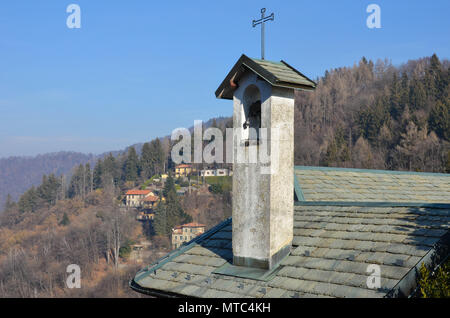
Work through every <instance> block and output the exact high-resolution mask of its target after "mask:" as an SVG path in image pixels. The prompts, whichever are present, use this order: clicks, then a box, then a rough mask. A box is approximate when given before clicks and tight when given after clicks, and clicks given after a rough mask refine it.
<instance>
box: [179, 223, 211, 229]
mask: <svg viewBox="0 0 450 318" xmlns="http://www.w3.org/2000/svg"><path fill="white" fill-rule="evenodd" d="M185 227H187V228H194V227H205V224H200V223H195V222H191V223H186V224H182V225H178V226H176V227H175V228H176V229H182V228H185Z"/></svg>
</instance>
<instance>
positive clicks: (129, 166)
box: [125, 147, 139, 181]
mask: <svg viewBox="0 0 450 318" xmlns="http://www.w3.org/2000/svg"><path fill="white" fill-rule="evenodd" d="M138 166H139V165H138V156H137V154H136V149H134V147H130V148H129V149H128V156H127V159H126V161H125V181H136V180H137V178H138V176H139V171H138V170H139V169H138Z"/></svg>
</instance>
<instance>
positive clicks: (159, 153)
mask: <svg viewBox="0 0 450 318" xmlns="http://www.w3.org/2000/svg"><path fill="white" fill-rule="evenodd" d="M151 146H152V147H151V149H152V152H153V158H154V169H155V170H154V172H153V173H155V174H161V173H164V166H165V160H166V159H165V154H164V150H163V147H162V144H161V141H160V140H159V138H156V139H155V140H153V142H152V144H151Z"/></svg>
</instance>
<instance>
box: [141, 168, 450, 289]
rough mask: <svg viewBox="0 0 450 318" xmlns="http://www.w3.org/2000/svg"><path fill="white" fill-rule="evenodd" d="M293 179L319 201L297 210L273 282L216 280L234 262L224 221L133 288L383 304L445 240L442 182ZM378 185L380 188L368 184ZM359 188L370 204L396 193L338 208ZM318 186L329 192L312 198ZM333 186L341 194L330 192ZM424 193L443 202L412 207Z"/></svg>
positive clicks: (372, 177)
mask: <svg viewBox="0 0 450 318" xmlns="http://www.w3.org/2000/svg"><path fill="white" fill-rule="evenodd" d="M305 171H307V172H308V173H305ZM296 172H298V170H296ZM297 176H298V177H299V179H300V176H301V177H302V178H303V179H302V183H301V186H302V187H304V186H310V187H311V191H310V192H308V191H309V190H308V189H305V188H303V192H304V195H305V198H306V199H307V200H308V193H311V192H312V191H313V192H314V193H315V195H317V196H319V197H320V199H322V200H324V202H302V203H300V202H299V203H298V204H297V205H296V206H295V208H294V239H293V249H292V252H291V253H290V255H289V256H288V257H286V258H285V259H284V260H283V261H282V263H281V265H280V268H279V270H278V271H277V272H275V273H274V274H273V276H274V277H273V278H272V279H271V280H269V281H258V280H251V279H245V278H238V277H233V276H225V275H219V274H215V273H214V271H215V270H216V269H217V268H219V267H220V266H222V265H223V264H225V263H226V262H231V260H232V250H231V246H232V243H231V239H232V237H231V222H230V221H226V222H224V223H223V224H222V225H220V226H218V228H217V229H216V230H215V231H213V232H211V233H209V234H208V233H206V234H205V235H204V236H202V237H200V238H199V239H197V240H196V241H195V242H193V243H191V244H189V245H188V246H185V247H183V248H180V249H178V250H175V251H174V252H173V253H172V254H170V255H169V257H168V258H165V259H162V260H161V261H159V262H158V263H155V264H154V265H152V266H150V270H143V271H141V272H139V273H138V274H137V275H136V277H135V282H136V283H137V284H138V285H139V286H140V287H142V288H152V289H157V290H161V291H163V292H171V293H177V294H181V295H187V296H196V297H229V298H232V297H384V296H386V294H387V293H388V292H389V291H390V290H391V289H392V288H394V286H396V285H397V284H398V283H399V282H400V280H402V279H403V278H404V277H405V275H406V274H407V273H408V272H409V271H410V270H412V268H414V266H416V265H417V264H419V262H421V261H422V260H423V257H424V256H425V255H426V254H427V253H429V252H430V250H431V248H432V247H433V246H434V245H435V244H436V243H437V242H438V240H440V239H442V237H443V236H444V235H446V234H447V233H449V229H450V205H449V204H442V203H445V202H448V201H450V199H449V197H450V195H449V193H450V192H449V193H447V191H448V189H449V188H450V186H449V182H448V180H449V178H448V176H445V175H436V176H433V175H416V174H412V175H408V174H401V173H400V174H395V173H393V174H392V175H389V174H387V173H373V172H365V171H364V172H361V171H360V172H357V171H347V170H344V171H339V170H338V171H333V170H314V169H312V170H307V169H305V170H302V172H301V173H300V174H297ZM428 179H429V180H428ZM330 180H331V181H330ZM378 182H381V183H382V184H383V187H384V188H383V187H381V186H379V185H377V184H372V183H378ZM359 183H361V184H364V183H368V186H367V190H368V191H360V192H355V193H356V194H364V193H370V198H373V200H380V198H382V199H383V198H385V197H387V196H386V195H385V193H384V192H385V191H386V189H388V187H390V188H391V189H392V188H395V191H393V190H391V191H393V192H392V193H391V195H392V196H394V197H395V199H396V202H391V203H383V202H381V203H379V202H375V203H373V204H372V203H370V202H369V203H367V202H362V203H357V202H353V203H352V202H344V203H341V202H340V201H342V199H343V198H344V196H343V195H344V194H345V192H348V191H352V190H351V189H356V188H353V187H346V185H348V184H351V185H354V184H359ZM323 185H325V186H326V187H324V189H330V191H332V192H327V191H328V190H327V191H320V192H318V191H314V189H315V187H318V186H323ZM418 185H420V186H418ZM427 185H428V186H427ZM430 185H432V186H433V187H431V186H430ZM334 186H336V187H341V190H342V189H344V192H342V191H334V189H333V187H334ZM405 187H407V188H408V189H406V188H405ZM306 188H307V187H306ZM425 188H427V189H433V191H434V192H436V193H438V195H435V196H432V195H431V194H430V193H426V194H425V195H423V197H425V198H433V197H435V198H439V199H440V200H441V199H442V198H445V199H447V201H445V200H444V201H442V202H441V201H439V202H437V203H439V204H437V205H436V204H422V203H420V202H418V203H417V201H418V199H420V198H421V196H419V195H418V194H417V193H415V191H417V189H420V191H425V190H424V189H425ZM427 191H428V190H427ZM352 195H353V194H352ZM364 195H366V196H368V197H369V194H364ZM399 196H401V197H399ZM309 198H310V197H309ZM354 198H355V197H353V199H354ZM402 198H403V200H404V201H403V203H402V204H398V203H399V202H401V201H402ZM365 200H367V198H365ZM407 200H411V201H410V202H405V201H407ZM421 200H422V199H421ZM329 201H335V202H329ZM368 201H370V200H368ZM416 203H417V204H416ZM370 264H378V265H379V266H380V269H381V285H382V286H381V288H380V289H379V290H372V289H369V288H367V286H366V282H367V277H368V275H369V274H368V272H367V270H368V265H370ZM155 269H156V274H155V273H154V272H155ZM188 278H189V279H188Z"/></svg>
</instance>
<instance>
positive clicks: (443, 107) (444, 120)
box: [428, 99, 450, 141]
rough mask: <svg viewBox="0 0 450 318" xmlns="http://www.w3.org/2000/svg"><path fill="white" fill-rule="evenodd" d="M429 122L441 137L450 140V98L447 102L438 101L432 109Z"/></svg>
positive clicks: (431, 127)
mask: <svg viewBox="0 0 450 318" xmlns="http://www.w3.org/2000/svg"><path fill="white" fill-rule="evenodd" d="M428 124H429V127H430V129H431V130H433V131H434V132H435V133H436V134H437V135H438V136H439V137H441V138H443V139H445V140H447V141H449V140H450V100H449V99H447V101H446V103H445V104H444V103H442V102H441V101H437V102H436V104H435V105H434V107H433V108H432V109H431V112H430V115H429V119H428Z"/></svg>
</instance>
